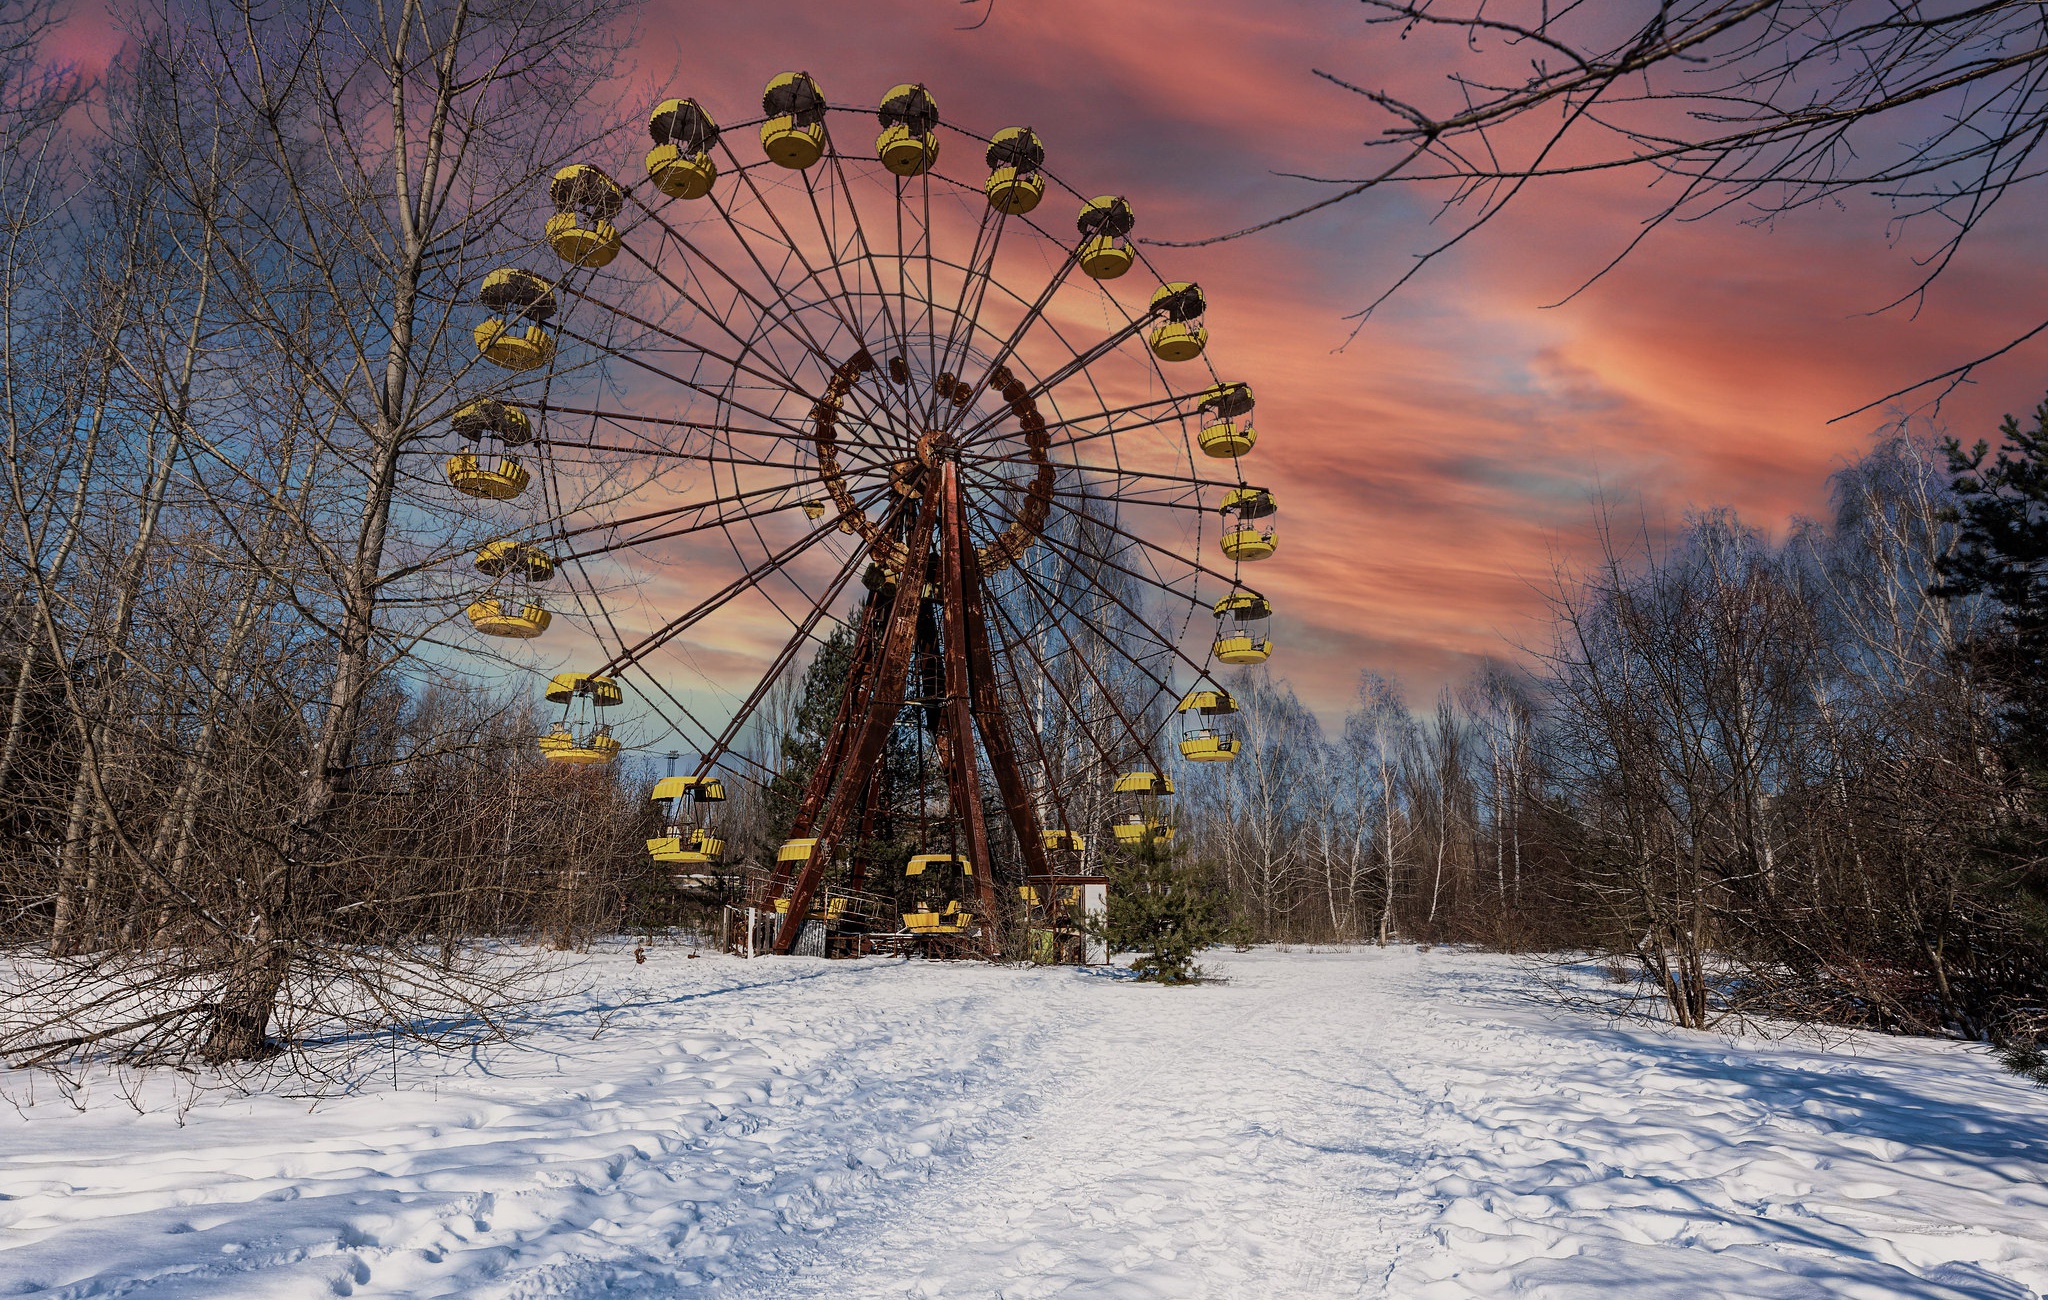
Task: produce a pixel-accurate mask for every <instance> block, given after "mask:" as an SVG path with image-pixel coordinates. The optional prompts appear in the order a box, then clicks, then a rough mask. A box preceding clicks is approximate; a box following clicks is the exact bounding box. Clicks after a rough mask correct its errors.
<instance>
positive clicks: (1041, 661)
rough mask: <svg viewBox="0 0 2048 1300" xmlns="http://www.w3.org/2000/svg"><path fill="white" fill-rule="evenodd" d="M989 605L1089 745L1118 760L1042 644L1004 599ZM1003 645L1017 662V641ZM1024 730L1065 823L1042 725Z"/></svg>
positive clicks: (1098, 753) (1104, 756) (1072, 650)
mask: <svg viewBox="0 0 2048 1300" xmlns="http://www.w3.org/2000/svg"><path fill="white" fill-rule="evenodd" d="M988 608H989V609H991V610H993V611H994V613H995V615H996V618H997V619H998V620H1000V621H1001V622H1002V624H1003V625H1004V626H1005V627H1007V628H1009V630H1010V632H1011V635H1012V636H1013V637H1014V638H1015V643H1016V644H1021V645H1022V646H1023V647H1024V653H1025V655H1026V656H1027V657H1028V658H1029V659H1030V660H1031V662H1032V664H1033V666H1034V667H1035V668H1036V670H1037V675H1038V680H1039V681H1041V682H1043V683H1044V684H1045V686H1046V687H1047V688H1049V689H1050V690H1051V691H1052V692H1053V694H1054V695H1055V696H1057V697H1058V698H1059V701H1060V704H1061V706H1062V708H1063V709H1064V711H1065V713H1066V716H1067V717H1069V718H1072V719H1073V720H1074V721H1075V722H1077V723H1080V724H1082V725H1081V726H1080V727H1079V731H1080V732H1081V734H1082V735H1083V736H1084V737H1086V738H1087V740H1088V743H1089V745H1090V746H1091V747H1092V748H1093V749H1094V750H1095V753H1096V756H1097V757H1098V758H1100V759H1102V760H1103V761H1104V762H1105V763H1114V762H1115V759H1114V757H1113V756H1112V755H1111V754H1110V753H1109V752H1108V751H1107V750H1105V749H1104V748H1103V747H1102V744H1101V742H1100V741H1098V740H1096V739H1095V737H1094V736H1093V734H1092V733H1091V731H1090V729H1089V727H1088V726H1087V725H1086V724H1087V722H1088V721H1089V715H1088V714H1087V712H1086V711H1084V710H1083V709H1082V708H1081V707H1080V706H1079V705H1077V704H1075V703H1074V699H1073V697H1072V696H1071V695H1069V694H1067V690H1066V687H1065V686H1064V685H1063V684H1062V683H1061V680H1060V674H1059V673H1057V672H1056V671H1054V669H1053V668H1052V666H1051V665H1049V664H1048V663H1046V661H1045V658H1044V657H1043V656H1042V655H1040V654H1039V652H1038V647H1037V646H1036V644H1034V642H1033V640H1032V637H1031V635H1030V634H1029V633H1027V632H1025V631H1023V630H1022V629H1020V628H1019V627H1018V626H1017V624H1016V622H1015V620H1013V619H1012V618H1011V617H1010V612H1009V611H1008V610H1007V609H1005V608H1004V607H1003V604H1002V602H1001V601H995V600H992V601H989V602H988ZM1061 640H1062V642H1063V643H1064V644H1065V645H1066V647H1067V651H1066V653H1068V654H1070V655H1072V656H1073V657H1074V658H1075V659H1076V660H1077V661H1078V660H1080V659H1081V658H1082V656H1081V654H1080V652H1079V651H1078V650H1076V649H1075V648H1074V645H1073V643H1072V642H1071V641H1069V640H1067V638H1066V637H1065V636H1064V635H1062V637H1061ZM1001 644H1002V647H1003V652H1004V654H1005V655H1006V656H1007V657H1009V658H1010V660H1011V661H1012V663H1013V664H1014V662H1015V660H1016V655H1015V652H1014V650H1013V648H1012V645H1013V643H1012V642H1010V641H1004V642H1002V643H1001ZM1119 718H1120V719H1121V720H1123V721H1124V722H1125V725H1126V727H1129V720H1128V719H1127V718H1123V717H1122V714H1121V712H1119ZM1024 731H1025V734H1027V735H1029V736H1030V737H1031V744H1032V748H1033V749H1034V750H1036V751H1037V754H1038V761H1039V762H1040V763H1041V764H1042V765H1043V766H1044V768H1045V771H1046V772H1047V773H1048V786H1047V789H1048V792H1049V793H1051V795H1052V798H1053V802H1054V804H1055V805H1056V806H1058V808H1059V812H1060V819H1061V821H1062V822H1063V823H1064V822H1065V821H1066V807H1065V800H1064V799H1062V798H1061V797H1060V794H1059V787H1058V785H1057V784H1056V783H1052V782H1051V781H1050V775H1049V774H1050V773H1051V772H1052V771H1053V762H1052V758H1051V756H1050V755H1048V754H1047V753H1046V752H1045V738H1044V736H1042V735H1041V734H1040V731H1039V728H1037V727H1026V728H1024ZM1134 734H1135V732H1134Z"/></svg>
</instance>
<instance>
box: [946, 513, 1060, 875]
mask: <svg viewBox="0 0 2048 1300" xmlns="http://www.w3.org/2000/svg"><path fill="white" fill-rule="evenodd" d="M961 558H962V562H963V568H964V569H965V570H966V573H965V578H966V581H965V583H964V584H963V585H964V587H965V589H966V590H965V596H966V601H965V606H966V619H965V622H966V624H967V669H968V673H969V675H970V680H971V681H972V683H973V699H974V722H975V726H976V727H977V728H978V729H979V730H980V732H981V747H982V750H983V751H984V752H985V753H987V754H988V765H989V766H990V767H991V768H993V769H994V770H995V774H996V788H997V789H999V790H1001V791H1002V792H1003V811H1004V812H1005V813H1006V814H1008V816H1009V819H1010V829H1011V830H1013V831H1015V832H1016V833H1017V850H1018V852H1019V853H1020V854H1021V855H1022V856H1023V858H1024V872H1025V875H1026V876H1027V877H1029V878H1033V879H1036V878H1038V877H1042V876H1048V875H1051V874H1052V873H1051V870H1050V869H1049V868H1048V867H1047V866H1046V861H1045V837H1044V835H1043V834H1041V832H1040V827H1039V824H1038V808H1037V805H1036V804H1034V803H1033V802H1032V799H1031V788H1030V786H1029V785H1027V784H1026V783H1025V780H1024V773H1023V771H1022V769H1020V768H1019V767H1018V766H1017V750H1016V747H1015V746H1013V745H1012V744H1011V743H1010V728H1009V724H1008V723H1007V722H1006V721H1005V720H1004V718H1003V702H1002V697H1001V695H1000V693H999V692H998V691H997V690H996V673H995V657H994V656H993V655H992V654H990V653H989V641H988V624H987V622H986V621H985V616H986V611H985V610H984V609H983V608H982V600H981V561H980V558H979V557H978V556H977V555H976V554H975V553H974V551H973V550H972V549H971V548H965V547H963V548H962V556H961Z"/></svg>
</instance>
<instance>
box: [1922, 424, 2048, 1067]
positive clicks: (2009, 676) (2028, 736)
mask: <svg viewBox="0 0 2048 1300" xmlns="http://www.w3.org/2000/svg"><path fill="white" fill-rule="evenodd" d="M1999 435H2000V445H1999V446H1998V448H1997V454H1996V455H1995V456H1993V454H1992V448H1991V447H1990V446H1989V445H1988V444H1987V443H1985V442H1982V441H1979V442H1978V443H1977V444H1976V445H1975V446H1974V447H1971V448H1969V449H1968V450H1964V448H1963V447H1962V445H1961V444H1960V443H1959V442H1957V441H1956V440H1955V439H1950V440H1949V443H1948V458H1949V470H1950V472H1951V474H1953V475H1954V480H1955V481H1954V484H1953V490H1954V492H1955V495H1956V498H1957V505H1956V522H1957V524H1958V528H1957V539H1956V547H1955V550H1954V551H1953V552H1952V553H1951V554H1950V555H1948V556H1947V557H1945V558H1944V559H1943V561H1942V563H1941V577H1942V580H1941V582H1940V583H1938V584H1937V585H1936V586H1935V587H1934V588H1932V591H1933V593H1934V594H1935V595H1938V596H1950V597H1965V596H1981V597H1983V598H1984V599H1986V600H1987V601H1989V602H1990V603H1991V605H1992V606H1993V608H1994V609H1995V611H1996V616H1997V617H1996V621H1995V623H1994V624H1993V625H1992V627H1991V628H1990V629H1989V630H1988V631H1987V632H1986V633H1984V634H1982V635H1980V636H1979V637H1977V638H1976V639H1975V640H1974V641H1973V642H1972V643H1971V644H1970V646H1969V647H1968V652H1969V654H1970V658H1971V664H1972V667H1973V668H1974V669H1975V670H1976V672H1977V673H1978V674H1979V676H1980V678H1981V680H1982V681H1983V682H1984V684H1985V685H1986V686H1988V687H1989V689H1990V690H1991V691H1992V693H1993V694H1994V695H1995V696H1996V697H1997V698H1998V700H1999V703H2000V706H2001V709H2000V716H1999V722H2000V724H2001V725H2000V735H1999V740H2000V750H2001V752H2002V754H2003V756H2004V758H2005V760H2006V763H2007V767H2008V770H2009V771H2010V773H2011V778H2012V786H2013V790H2012V801H2011V802H2012V807H2013V809H2014V812H2015V815H2014V816H2012V817H2010V818H2009V819H2007V820H2006V821H2005V823H2004V825H2003V826H2002V828H2001V832H2000V834H1999V835H1998V836H1996V837H1995V839H1994V840H1993V841H1992V842H1990V843H1988V844H1986V845H1985V846H1984V854H1983V857H1984V872H1985V875H1986V876H1987V877H1988V878H1989V880H1990V882H1991V883H1993V885H1994V887H1995V892H1996V893H2000V894H2003V895H2004V897H2005V898H2006V900H2007V903H2008V909H2007V910H2008V911H2009V914H2010V915H2011V917H2012V918H2013V919H2014V920H2015V921H2016V922H2017V925H2016V927H2015V930H2016V933H2015V934H2013V935H2012V936H2011V939H2010V942H2011V950H2010V951H2009V952H2007V953H2005V954H2002V956H2003V958H2004V960H2002V961H2001V962H1999V963H1998V964H1999V967H2000V969H2002V970H2003V971H2005V972H2007V973H2008V978H2007V979H2006V980H2003V981H2001V982H2002V983H2005V984H2006V985H2007V986H2008V987H2007V989H2006V990H2004V994H2005V996H2004V997H2003V998H2002V1001H2004V1002H2005V1004H2006V1005H2005V1007H2004V1008H2003V1014H2002V1017H2001V1019H2000V1021H1999V1022H1998V1027H1997V1029H1996V1030H1994V1034H1993V1037H1994V1039H1995V1041H1996V1042H1997V1043H1998V1046H1999V1048H2000V1050H2001V1051H2002V1053H2003V1054H2004V1056H2005V1060H2006V1063H2007V1064H2008V1065H2010V1066H2011V1067H2012V1068H2013V1069H2014V1070H2016V1071H2018V1072H2020V1073H2022V1074H2025V1075H2028V1076H2030V1077H2032V1078H2034V1079H2035V1080H2037V1081H2039V1082H2041V1083H2043V1084H2048V402H2043V403H2042V404H2041V405H2040V406H2038V407H2036V408H2035V410H2034V418H2033V426H2032V428H2030V429H2022V428H2021V427H2020V424H2019V421H2018V420H2016V419H2014V418H2013V417H2012V416H2010V415H2008V416H2006V417H2005V423H2004V424H2003V425H2002V426H2001V427H2000V429H1999Z"/></svg>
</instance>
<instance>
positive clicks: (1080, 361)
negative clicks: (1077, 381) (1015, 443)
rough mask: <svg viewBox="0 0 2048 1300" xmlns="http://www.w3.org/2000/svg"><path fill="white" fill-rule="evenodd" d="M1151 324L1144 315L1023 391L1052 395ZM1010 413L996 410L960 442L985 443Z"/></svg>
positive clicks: (963, 433)
mask: <svg viewBox="0 0 2048 1300" xmlns="http://www.w3.org/2000/svg"><path fill="white" fill-rule="evenodd" d="M1150 323H1151V319H1150V317H1146V316H1141V317H1139V318H1138V319H1136V320H1134V321H1132V322H1131V323H1130V324H1128V325H1126V326H1124V327H1123V328H1122V329H1120V330H1117V331H1116V332H1115V333H1113V334H1111V335H1109V336H1108V337H1107V338H1105V339H1103V340H1101V341H1100V342H1098V343H1096V344H1095V345H1094V346H1093V347H1091V348H1089V349H1088V350H1087V351H1086V352H1081V353H1077V354H1075V356H1074V357H1073V358H1072V359H1071V360H1069V361H1068V362H1067V363H1066V364H1065V365H1062V366H1061V367H1060V368H1059V369H1057V370H1055V371H1053V372H1052V373H1051V374H1049V375H1047V376H1046V377H1045V378H1043V379H1041V380H1039V381H1038V382H1037V383H1035V384H1032V385H1031V386H1029V387H1028V388H1026V389H1025V390H1024V393H1025V396H1026V397H1027V398H1036V397H1043V396H1045V395H1046V394H1047V393H1049V392H1051V391H1052V390H1053V389H1055V388H1057V387H1059V386H1060V385H1061V384H1063V383H1065V382H1067V381H1068V380H1069V379H1072V378H1073V377H1074V376H1075V375H1079V374H1085V373H1086V372H1087V370H1088V368H1089V367H1090V366H1093V365H1094V364H1095V363H1096V362H1098V361H1100V360H1102V359H1103V358H1104V357H1106V356H1108V355H1109V354H1110V353H1112V352H1115V351H1116V350H1117V349H1118V348H1120V347H1122V346H1123V345H1124V344H1126V343H1128V342H1130V341H1131V340H1132V339H1133V338H1136V337H1137V336H1138V335H1140V334H1142V333H1144V332H1145V327H1146V326H1147V325H1149V324H1150ZM1007 414H1009V409H1008V408H1007V407H1005V408H1003V409H1001V410H998V411H996V412H995V413H994V414H992V415H988V416H985V417H984V418H983V419H982V420H981V422H980V423H978V424H976V425H974V426H973V427H972V428H970V429H967V430H965V431H963V432H962V433H960V434H959V435H958V437H957V441H959V442H960V443H962V444H965V445H969V446H971V445H973V444H974V443H976V442H978V441H982V440H983V439H982V437H981V435H983V434H986V433H987V432H988V431H989V430H990V429H992V428H994V427H996V426H997V425H998V424H1000V423H1001V422H1002V418H1003V417H1004V416H1005V415H1007Z"/></svg>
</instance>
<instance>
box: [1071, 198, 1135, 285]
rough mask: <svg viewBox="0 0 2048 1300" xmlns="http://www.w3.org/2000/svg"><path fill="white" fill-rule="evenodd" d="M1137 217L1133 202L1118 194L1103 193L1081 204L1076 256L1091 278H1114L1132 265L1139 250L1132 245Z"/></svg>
mask: <svg viewBox="0 0 2048 1300" xmlns="http://www.w3.org/2000/svg"><path fill="white" fill-rule="evenodd" d="M1137 223H1138V219H1137V217H1136V216H1135V215H1134V214H1133V213H1132V211H1131V204H1130V201H1129V200H1128V199H1124V198H1122V197H1119V196H1118V195H1115V194H1102V195H1098V196H1097V197H1095V198H1092V199H1090V200H1088V202H1087V203H1085V204H1083V205H1082V206H1081V216H1080V218H1079V219H1078V220H1077V221H1076V222H1075V225H1076V226H1078V227H1079V228H1080V231H1081V247H1080V249H1079V251H1078V252H1077V253H1076V254H1075V256H1076V257H1077V258H1078V259H1079V261H1080V263H1081V272H1082V274H1084V275H1087V276H1088V277H1090V278H1091V279H1096V280H1114V279H1116V278H1117V277H1118V276H1120V275H1122V274H1123V273H1124V272H1126V271H1128V270H1130V269H1131V263H1132V262H1134V261H1136V260H1137V257H1138V253H1137V250H1136V249H1134V248H1132V247H1131V243H1130V238H1129V237H1130V233H1131V228H1132V227H1133V226H1135V225H1137Z"/></svg>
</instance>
